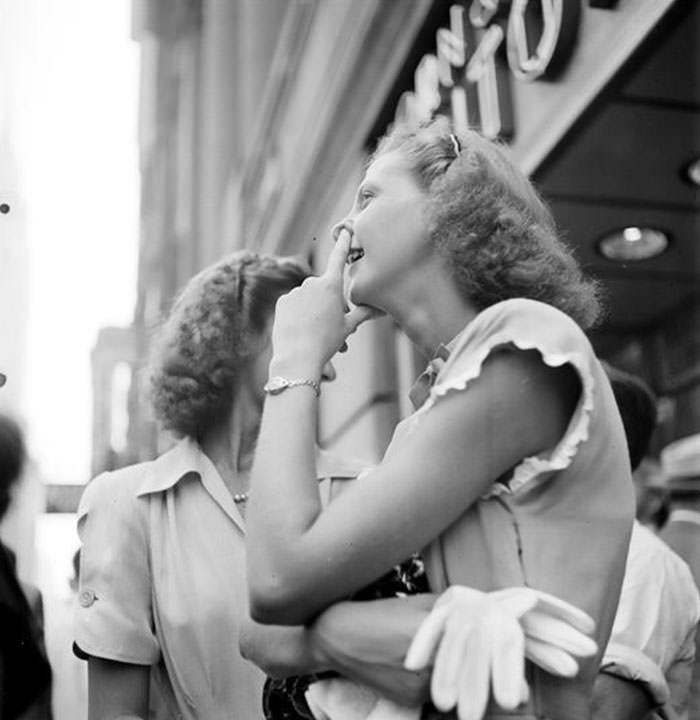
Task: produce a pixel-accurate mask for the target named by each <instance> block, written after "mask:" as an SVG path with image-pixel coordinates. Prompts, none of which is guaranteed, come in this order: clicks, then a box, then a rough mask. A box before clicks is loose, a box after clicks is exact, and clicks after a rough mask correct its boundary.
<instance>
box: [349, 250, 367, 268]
mask: <svg viewBox="0 0 700 720" xmlns="http://www.w3.org/2000/svg"><path fill="white" fill-rule="evenodd" d="M364 256H365V251H364V250H363V249H362V248H350V251H349V252H348V257H347V260H346V261H345V262H347V264H348V265H352V264H354V263H356V262H357V261H358V260H361V259H362V258H363V257H364Z"/></svg>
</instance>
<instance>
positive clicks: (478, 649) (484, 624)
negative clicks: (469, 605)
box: [457, 615, 493, 720]
mask: <svg viewBox="0 0 700 720" xmlns="http://www.w3.org/2000/svg"><path fill="white" fill-rule="evenodd" d="M492 627H493V626H492V624H491V623H489V621H488V619H487V618H486V616H484V615H482V617H481V618H480V619H479V621H478V622H477V623H476V626H475V628H474V630H473V631H472V633H471V634H470V636H469V639H468V641H467V644H466V646H465V648H464V650H465V652H464V656H463V659H462V663H461V668H460V674H459V687H458V690H459V693H458V701H457V717H458V718H459V720H481V718H482V717H483V715H484V712H485V711H486V705H487V704H488V701H489V691H490V681H489V674H490V667H491V658H490V655H491V643H492V635H491V633H492Z"/></svg>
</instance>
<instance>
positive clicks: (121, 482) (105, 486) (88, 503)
mask: <svg viewBox="0 0 700 720" xmlns="http://www.w3.org/2000/svg"><path fill="white" fill-rule="evenodd" d="M153 464H154V463H153V462H152V461H148V462H142V463H137V464H135V465H129V466H127V467H123V468H119V469H118V470H110V471H106V472H103V473H100V474H99V475H96V476H95V477H94V478H93V479H92V480H90V481H89V482H88V484H87V485H86V486H85V490H83V494H82V496H81V498H80V504H79V507H78V517H81V516H83V515H85V514H87V513H88V511H90V510H94V509H95V508H97V507H106V508H109V510H110V511H111V512H128V511H129V506H131V505H134V504H135V503H136V500H137V498H138V495H139V491H140V489H141V487H142V485H143V482H144V479H145V478H146V477H147V476H148V474H149V472H150V471H151V469H152V468H153Z"/></svg>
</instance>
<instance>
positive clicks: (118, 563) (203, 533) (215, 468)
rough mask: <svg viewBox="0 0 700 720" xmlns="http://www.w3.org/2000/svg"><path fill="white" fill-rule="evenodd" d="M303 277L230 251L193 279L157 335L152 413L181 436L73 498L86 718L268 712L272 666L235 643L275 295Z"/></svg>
mask: <svg viewBox="0 0 700 720" xmlns="http://www.w3.org/2000/svg"><path fill="white" fill-rule="evenodd" d="M308 274H309V270H308V268H307V267H306V266H305V265H304V264H302V263H300V262H298V261H297V260H293V259H291V258H273V257H264V256H259V255H256V254H254V253H248V252H241V253H236V254H233V255H230V256H228V257H226V258H224V259H223V260H221V261H219V262H217V263H216V264H214V265H212V266H211V267H209V268H207V269H205V270H203V271H202V272H201V273H199V274H198V275H197V276H195V277H194V278H192V279H191V280H190V281H189V283H188V284H187V286H186V287H185V288H184V290H183V291H182V293H181V294H180V296H179V297H178V298H177V301H176V302H175V304H174V306H173V308H172V311H171V313H170V316H169V317H168V319H167V321H166V322H165V324H164V326H163V328H162V330H161V332H160V334H159V336H158V338H157V340H156V342H155V344H154V348H153V359H152V363H151V368H150V370H151V380H152V395H153V406H154V408H155V414H156V417H157V419H158V420H159V422H160V424H161V425H162V426H163V427H164V428H165V429H167V430H170V431H171V432H172V433H173V434H174V435H175V436H177V437H178V438H180V439H179V441H178V442H177V444H175V446H174V447H173V448H172V449H170V450H169V451H167V452H165V453H164V454H163V455H161V456H160V457H158V458H157V459H155V460H154V461H152V462H144V463H140V464H137V465H134V466H131V467H126V468H122V469H120V470H116V471H115V472H106V473H103V474H102V475H99V476H98V477H96V478H95V479H94V480H92V481H91V482H90V483H89V484H88V486H87V488H86V490H85V492H84V494H83V497H82V499H81V503H80V507H79V510H78V529H79V534H80V538H81V542H82V547H81V556H80V588H79V593H78V606H77V608H76V624H75V644H76V647H77V650H76V651H77V652H78V653H79V654H80V655H81V656H82V657H86V658H87V660H88V676H89V717H90V718H91V720H101V719H102V718H113V717H116V716H119V715H125V716H131V717H140V718H147V717H156V718H161V717H167V718H175V717H177V718H188V719H195V718H196V719H198V720H217V719H219V718H221V719H223V718H230V717H236V718H246V720H254V719H255V718H262V717H263V714H262V709H261V695H262V688H263V682H264V680H265V676H264V675H263V673H262V672H261V671H260V670H259V669H258V668H256V667H255V666H254V665H252V664H251V663H249V662H247V661H246V660H244V659H243V658H242V657H241V655H240V653H239V651H238V632H239V629H240V625H241V621H242V619H243V618H245V617H247V590H246V585H245V572H244V540H243V537H244V527H245V524H244V509H245V502H246V500H247V493H248V481H249V472H250V466H251V462H252V457H253V450H254V447H255V441H256V438H257V433H258V426H259V422H260V415H261V411H262V403H263V390H262V386H263V383H264V381H265V378H266V376H267V366H268V364H269V360H270V356H271V347H270V327H271V322H272V315H273V312H274V306H275V302H276V301H277V299H278V298H279V297H280V296H281V295H283V294H284V293H286V292H288V291H289V290H291V289H292V288H294V287H296V286H298V285H299V284H300V283H301V282H302V281H303V280H304V278H306V277H307V275H308ZM331 375H332V368H327V369H326V370H325V371H324V379H329V378H330V377H331ZM321 379H322V378H321V376H319V380H321ZM335 471H336V472H339V470H338V468H337V467H336V468H335ZM319 472H324V470H323V462H322V461H319ZM354 472H355V471H354V470H353V472H352V473H350V474H353V473H354ZM149 712H150V713H151V714H149Z"/></svg>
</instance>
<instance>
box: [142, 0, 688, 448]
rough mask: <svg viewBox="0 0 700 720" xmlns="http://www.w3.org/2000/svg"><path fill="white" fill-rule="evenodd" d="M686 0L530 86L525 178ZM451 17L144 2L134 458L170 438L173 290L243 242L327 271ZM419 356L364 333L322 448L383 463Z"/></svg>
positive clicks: (519, 150) (634, 14)
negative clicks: (149, 378)
mask: <svg viewBox="0 0 700 720" xmlns="http://www.w3.org/2000/svg"><path fill="white" fill-rule="evenodd" d="M672 2H673V0H660V1H658V0H641V1H640V2H634V3H632V2H627V1H626V2H624V3H620V4H619V5H618V7H617V8H615V9H613V10H611V11H610V12H609V13H608V15H606V16H605V17H603V16H602V15H600V11H599V14H598V15H594V14H591V13H590V12H586V13H585V14H584V16H583V21H582V26H581V28H580V32H581V33H583V34H584V35H585V38H584V41H581V42H579V43H578V45H577V46H576V51H575V53H574V55H573V56H572V57H571V58H570V60H569V65H568V66H567V67H566V68H565V71H564V74H563V75H562V76H561V82H558V83H547V82H542V83H530V84H529V85H527V87H525V86H524V85H522V86H518V88H517V90H516V91H515V92H514V96H513V98H512V100H513V110H514V112H515V115H516V122H517V123H518V127H517V129H518V134H517V135H516V138H515V141H514V143H513V152H514V154H515V156H516V158H517V159H518V162H519V163H520V164H521V166H522V167H523V168H524V169H525V170H526V171H528V172H531V171H532V170H534V169H535V168H536V167H537V166H538V164H539V163H540V162H541V161H542V159H543V158H544V157H545V156H546V155H547V153H549V152H550V151H551V150H552V147H553V146H554V145H555V144H556V142H557V140H558V138H561V137H563V135H564V134H565V132H566V129H567V127H568V126H569V125H570V124H571V123H573V122H574V121H575V120H576V117H577V116H578V115H579V114H580V113H581V112H583V110H584V109H585V107H586V105H587V103H589V102H590V101H591V99H592V98H593V97H594V96H595V94H596V92H598V91H599V90H600V88H601V87H603V86H604V85H605V83H606V82H607V81H608V80H609V78H610V77H611V76H612V74H614V72H615V70H616V68H617V67H619V66H620V64H621V63H622V62H623V61H624V58H625V57H626V55H628V54H629V53H630V52H632V51H633V49H634V47H635V43H638V42H639V39H640V38H641V37H643V36H644V34H645V33H646V32H648V30H649V28H650V27H652V26H653V24H654V22H655V19H654V18H655V17H656V18H657V19H658V17H660V16H661V15H662V14H663V11H664V9H665V8H666V7H667V6H668V5H669V4H670V3H672ZM445 7H447V6H446V5H445V4H444V3H442V4H440V3H436V2H433V0H392V2H386V1H384V0H333V2H327V1H325V0H286V1H285V2H281V1H279V0H167V1H166V0H135V5H134V8H135V13H134V16H135V37H137V39H138V40H139V42H140V43H141V45H142V49H143V58H144V60H143V71H142V72H143V78H142V117H141V148H142V168H143V187H144V189H143V193H144V196H143V208H142V215H143V223H142V247H141V272H140V276H139V291H138V303H137V308H136V313H135V321H134V330H135V343H136V368H135V378H136V379H135V382H134V387H133V392H132V431H131V441H132V443H133V444H134V446H138V447H136V450H135V454H136V455H137V456H139V457H148V456H152V455H153V454H154V453H155V452H156V451H157V450H158V448H159V447H160V446H161V445H162V443H163V442H165V441H166V440H164V439H163V438H160V439H159V436H158V434H157V433H156V432H155V429H154V427H153V422H152V419H150V418H149V417H148V411H147V407H146V404H145V400H144V388H143V382H142V378H143V373H142V369H141V368H142V366H143V364H144V362H145V358H146V355H147V349H148V344H149V338H150V336H151V334H152V332H153V330H154V328H155V327H156V325H157V322H158V320H159V319H160V317H162V315H163V313H164V312H165V311H167V308H168V307H169V303H170V302H171V300H172V297H173V295H174V293H175V292H176V291H177V289H178V288H179V287H181V286H182V284H184V282H185V281H186V280H187V278H188V277H190V276H191V275H192V274H193V273H194V272H196V270H198V269H199V268H200V267H202V266H203V265H204V264H207V263H209V262H212V261H213V260H215V259H216V258H218V257H219V256H220V255H221V254H223V253H224V252H227V251H229V250H233V249H236V248H242V247H247V248H253V249H256V250H259V251H263V252H270V253H280V254H300V255H303V256H304V257H307V258H310V259H311V260H312V262H313V264H314V265H315V267H316V268H319V269H320V268H322V267H323V265H324V263H325V258H326V256H327V253H328V251H329V248H330V240H329V232H330V228H331V227H332V225H333V224H334V223H335V222H336V221H337V220H338V219H340V218H342V217H343V215H344V214H345V212H347V209H348V208H349V207H350V205H351V203H352V197H353V193H354V189H355V187H356V186H357V183H358V181H359V179H360V177H361V175H362V172H363V167H364V164H365V162H366V158H367V152H368V145H371V142H372V140H373V139H375V138H376V136H377V134H378V133H380V132H381V131H382V129H383V128H382V127H381V123H382V122H384V123H386V122H388V121H389V120H391V113H392V112H393V111H394V107H395V105H396V102H397V98H398V95H397V88H398V90H415V87H414V78H413V75H412V72H413V71H412V70H411V68H410V67H409V66H410V65H411V63H414V65H413V67H415V65H416V64H417V63H418V61H419V60H420V55H421V54H422V53H425V52H433V51H434V46H435V32H436V30H437V26H436V25H435V22H436V18H437V17H440V18H442V17H443V16H446V13H445V12H443V10H444V9H445ZM586 7H587V6H586ZM613 14H614V15H615V17H612V15H613ZM603 20H606V21H605V22H603ZM623 20H624V22H622V21H623ZM596 23H598V26H595V27H594V25H595V24H596ZM431 43H432V49H431V48H430V45H431ZM611 44H612V45H614V46H615V48H616V51H615V53H613V56H609V57H608V56H605V57H604V58H602V56H601V52H600V48H601V47H602V46H603V45H606V46H609V45H611ZM417 53H418V54H417ZM576 53H578V54H576ZM601 58H602V59H601ZM408 70H410V72H409V73H408V74H407V71H408ZM399 80H400V81H401V82H403V83H404V84H405V86H406V87H403V88H400V87H398V85H397V83H398V82H399ZM392 103H393V105H392ZM678 334H679V335H680V334H682V331H680V330H679V331H678ZM672 340H673V341H674V342H675V340H674V339H673V338H671V337H670V336H667V335H664V337H663V338H662V339H661V340H657V341H653V340H652V338H651V337H645V338H638V339H637V345H638V346H639V348H641V350H640V352H641V356H640V357H641V358H642V360H641V361H639V362H638V363H637V365H638V366H639V367H640V368H641V369H642V370H643V372H645V373H647V372H651V370H649V369H648V368H649V367H650V362H651V361H650V360H649V357H650V355H649V353H650V352H651V350H650V348H651V347H652V346H653V344H654V342H657V343H658V342H661V343H662V344H664V345H665V344H667V343H669V342H671V341H672ZM631 354H634V352H632V353H631ZM622 355H624V352H622ZM627 355H628V356H631V355H630V352H628V353H627ZM422 362H423V361H422V359H421V358H418V357H416V354H415V352H414V351H413V350H412V349H411V348H410V347H409V346H408V345H407V343H406V342H405V339H404V338H403V337H402V336H400V335H399V334H398V333H397V331H396V329H395V328H394V327H393V326H392V325H391V323H390V322H389V321H388V320H385V321H382V322H377V323H372V324H369V325H367V326H365V327H363V328H361V329H360V330H359V331H358V333H357V334H356V335H355V336H353V337H352V338H351V340H350V348H349V351H348V352H347V353H346V354H344V355H342V356H341V357H339V358H338V370H339V373H338V374H339V379H338V380H337V382H336V383H334V384H332V385H330V386H328V387H327V388H326V389H325V390H324V393H323V397H322V404H321V428H320V431H319V432H320V434H319V439H320V441H321V443H324V444H327V445H328V446H329V447H330V448H331V449H335V450H338V451H340V452H343V453H348V454H353V455H358V456H360V457H364V458H366V459H367V460H368V461H375V460H376V459H377V458H378V457H380V456H381V453H382V452H383V449H384V447H385V446H386V443H387V442H388V439H389V436H390V434H391V431H392V429H393V426H394V424H395V422H396V420H397V419H398V417H400V416H401V415H402V414H405V413H406V412H408V407H407V405H406V402H405V399H404V396H405V393H406V391H407V389H408V387H409V386H410V382H411V378H412V376H414V375H415V374H417V372H418V371H419V370H420V365H421V363H422ZM669 362H672V361H671V360H669ZM626 364H627V366H628V368H629V366H630V363H629V362H627V363H626ZM656 366H657V367H658V362H657V364H656ZM630 369H631V368H630ZM694 392H695V390H688V389H685V390H683V391H682V392H679V393H677V394H676V396H675V399H674V400H673V407H674V408H675V413H676V416H675V417H676V418H679V417H681V416H682V418H683V419H682V420H681V419H678V420H677V424H676V425H675V426H674V428H673V430H671V431H669V432H674V433H675V432H676V431H680V430H681V429H682V428H691V427H694V426H695V425H696V420H695V419H694V418H695V411H694V410H692V406H693V402H694V401H695V400H694V397H695V396H694V395H693V393H694Z"/></svg>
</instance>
